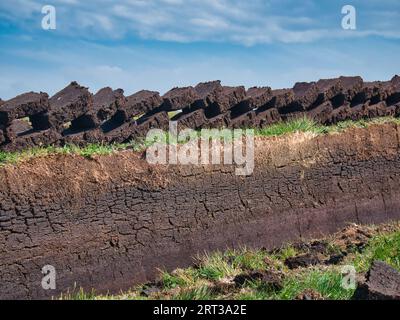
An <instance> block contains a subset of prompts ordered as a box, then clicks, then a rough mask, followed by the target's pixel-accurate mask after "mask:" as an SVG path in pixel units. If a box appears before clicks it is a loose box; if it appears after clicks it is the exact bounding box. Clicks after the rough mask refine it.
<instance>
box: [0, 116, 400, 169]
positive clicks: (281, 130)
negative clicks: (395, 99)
mask: <svg viewBox="0 0 400 320" xmlns="http://www.w3.org/2000/svg"><path fill="white" fill-rule="evenodd" d="M388 122H392V123H396V124H400V119H398V118H393V117H381V118H375V119H368V120H358V121H350V120H349V121H343V122H339V123H338V124H336V125H332V126H326V125H320V124H318V123H316V122H315V121H313V120H310V119H308V118H299V119H295V120H291V121H288V122H279V123H276V124H273V125H270V126H268V127H265V128H262V129H255V135H256V136H266V137H270V136H280V135H284V134H290V133H294V132H311V133H315V134H328V133H335V132H341V131H343V130H346V129H348V128H365V127H367V126H369V125H371V124H382V123H388ZM221 138H222V137H221ZM169 140H170V139H169V136H168V135H167V143H168V141H169ZM184 142H185V141H179V143H184ZM149 145H151V142H148V141H145V140H143V139H142V140H136V141H131V142H129V143H122V144H103V143H95V144H89V145H87V146H84V147H79V146H75V145H66V146H63V147H54V146H48V147H36V148H32V149H27V150H23V151H17V152H5V151H0V166H2V165H5V164H17V163H18V162H20V161H24V160H27V159H30V158H33V157H44V156H47V155H51V154H77V155H81V156H84V157H87V158H90V157H91V156H94V155H107V154H112V153H114V152H118V151H121V150H127V149H132V150H135V151H141V150H144V149H146V147H148V146H149Z"/></svg>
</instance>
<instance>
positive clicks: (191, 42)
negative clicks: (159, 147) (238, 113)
mask: <svg viewBox="0 0 400 320" xmlns="http://www.w3.org/2000/svg"><path fill="white" fill-rule="evenodd" d="M47 4H50V5H53V6H55V8H56V14H57V15H56V19H57V29H56V30H43V29H42V28H41V20H42V18H43V16H44V15H43V14H42V13H41V9H42V7H43V6H44V5H47ZM346 4H350V5H353V6H354V7H355V8H356V10H357V11H356V12H357V29H356V30H343V29H342V27H341V20H342V17H343V15H342V13H341V9H342V7H343V6H344V5H346ZM0 28H1V29H0V30H1V31H0V75H1V77H0V98H2V99H8V98H11V97H13V96H15V95H17V94H19V93H22V92H25V91H30V90H34V91H41V90H42V91H46V92H48V93H49V94H53V93H55V92H56V91H58V90H60V89H61V88H63V87H64V86H65V85H67V84H68V83H69V82H70V81H72V80H76V81H78V82H79V83H81V84H82V85H85V86H88V87H89V88H90V90H92V91H96V90H98V89H99V88H101V87H104V86H112V87H114V88H119V87H120V88H123V89H124V90H125V93H126V94H127V95H128V94H131V93H133V92H134V91H137V90H140V89H151V90H157V91H160V92H161V93H164V92H165V91H167V90H168V89H170V88H171V87H173V86H185V85H194V84H196V83H198V82H200V81H207V80H215V79H219V80H222V82H223V84H226V85H245V86H247V87H249V86H253V85H259V86H260V85H269V86H271V87H273V88H282V87H291V86H292V85H293V84H294V83H295V82H296V81H312V80H317V79H319V78H329V77H335V76H339V75H361V76H363V77H364V79H366V80H385V79H390V78H391V77H392V76H393V75H394V74H396V73H400V59H399V51H400V50H399V49H400V1H398V0H355V1H350V0H349V1H336V0H305V1H297V0H198V1H197V0H196V1H195V0H123V1H112V0H99V1H92V0H86V1H79V0H57V1H50V0H46V1H44V2H42V1H38V0H31V1H28V0H2V1H1V2H0Z"/></svg>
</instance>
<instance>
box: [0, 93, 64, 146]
mask: <svg viewBox="0 0 400 320" xmlns="http://www.w3.org/2000/svg"><path fill="white" fill-rule="evenodd" d="M48 110H49V100H48V95H47V94H46V93H43V92H41V93H35V92H28V93H24V94H21V95H19V96H17V97H15V98H13V99H10V100H8V101H4V102H3V103H2V104H1V105H0V128H1V134H0V143H3V146H2V149H3V150H16V149H23V148H29V147H35V146H39V145H48V144H51V143H54V142H55V141H57V140H58V139H59V135H57V133H56V132H54V131H52V130H47V129H48V128H47V129H45V130H42V128H40V127H37V126H35V124H34V123H33V121H32V119H33V118H34V117H35V116H37V115H38V114H41V113H44V112H47V111H48Z"/></svg>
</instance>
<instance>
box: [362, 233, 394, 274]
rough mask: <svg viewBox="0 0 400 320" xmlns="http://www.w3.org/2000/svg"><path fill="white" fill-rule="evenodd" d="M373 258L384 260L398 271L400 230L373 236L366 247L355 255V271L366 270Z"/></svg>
mask: <svg viewBox="0 0 400 320" xmlns="http://www.w3.org/2000/svg"><path fill="white" fill-rule="evenodd" d="M374 260H381V261H384V262H386V263H387V264H389V265H391V266H392V267H393V268H395V269H397V270H399V271H400V232H394V233H390V234H380V235H378V236H376V237H374V238H373V239H372V240H371V241H370V242H369V244H368V247H367V248H366V249H365V250H364V251H363V252H362V253H358V254H357V255H356V258H355V259H354V265H355V267H356V270H357V271H361V272H362V271H367V270H368V269H369V267H370V266H371V263H372V262H373V261H374Z"/></svg>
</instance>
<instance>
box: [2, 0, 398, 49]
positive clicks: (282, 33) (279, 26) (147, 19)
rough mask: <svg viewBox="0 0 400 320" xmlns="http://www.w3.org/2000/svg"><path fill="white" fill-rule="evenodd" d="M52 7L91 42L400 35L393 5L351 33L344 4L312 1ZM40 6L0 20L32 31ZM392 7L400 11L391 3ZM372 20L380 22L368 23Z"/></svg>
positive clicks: (132, 0)
mask: <svg viewBox="0 0 400 320" xmlns="http://www.w3.org/2000/svg"><path fill="white" fill-rule="evenodd" d="M53 3H54V5H55V7H56V9H57V19H58V20H59V22H60V23H59V24H58V28H59V29H58V30H57V32H59V34H64V35H65V34H66V35H71V36H72V35H73V36H79V37H80V38H86V39H93V38H96V39H103V38H104V39H109V38H111V39H115V38H123V37H126V36H132V35H136V36H139V37H142V38H144V39H155V40H162V41H173V42H194V41H211V42H233V43H240V44H244V45H254V44H260V43H271V42H278V43H279V42H281V43H304V42H312V41H316V40H319V39H327V38H339V37H344V38H346V37H367V36H370V35H375V36H380V37H387V38H399V37H400V36H399V31H398V30H399V28H398V22H397V25H396V21H397V20H398V15H396V14H391V12H393V10H390V9H389V10H388V6H389V4H388V6H383V7H382V10H381V11H379V10H377V9H376V10H371V12H370V13H368V16H364V17H363V18H364V19H363V21H368V25H367V26H363V27H362V28H361V29H359V30H357V31H356V32H350V33H347V34H346V33H344V32H342V30H341V27H340V20H341V13H340V6H338V8H337V13H335V12H334V11H332V9H331V8H330V9H329V10H328V9H327V10H326V11H324V9H323V8H324V6H321V8H319V9H318V10H319V11H317V12H315V11H312V10H316V9H315V8H316V7H317V8H318V6H316V0H314V1H312V0H308V1H307V2H306V5H303V4H299V3H298V2H297V1H294V0H287V1H276V0H229V1H228V0H185V1H182V0H122V1H119V2H118V4H116V3H115V2H114V1H110V0H97V1H94V0H87V1H76V0H55V1H53ZM364 3H367V2H363V4H364ZM41 5H42V4H41V2H40V1H39V0H31V1H27V0H16V1H13V2H12V3H10V2H9V1H2V2H1V3H0V13H1V15H0V17H5V18H6V19H9V20H12V21H13V22H14V23H20V24H21V25H22V26H25V27H26V28H27V29H29V31H32V30H34V29H35V28H39V25H40V24H39V23H38V21H40V19H41V14H40V8H41ZM390 5H392V6H395V7H398V5H396V4H395V3H392V2H391V3H390ZM359 6H361V4H360V5H359ZM356 7H357V6H356ZM305 8H306V9H309V10H310V12H307V11H305V10H306V9H305ZM299 12H301V15H299ZM379 12H382V13H381V14H379ZM372 16H373V17H374V18H375V19H368V17H372ZM28 21H30V24H29V23H27V22H28ZM328 22H329V23H328Z"/></svg>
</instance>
